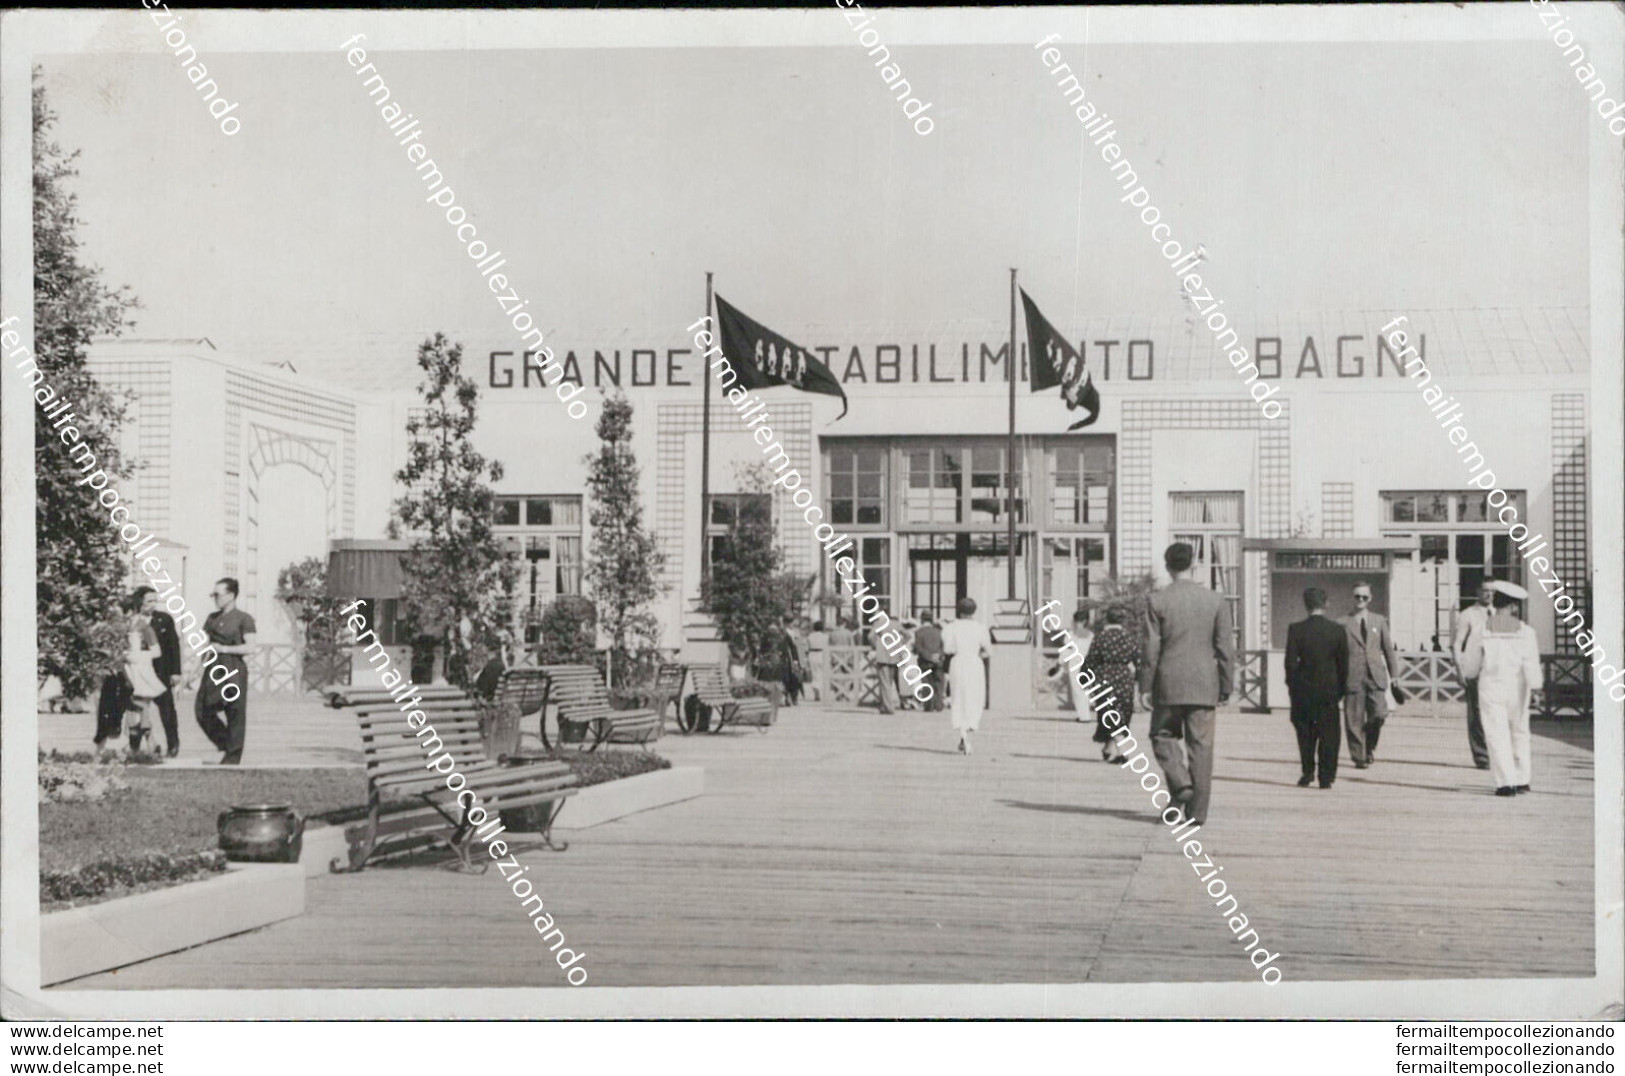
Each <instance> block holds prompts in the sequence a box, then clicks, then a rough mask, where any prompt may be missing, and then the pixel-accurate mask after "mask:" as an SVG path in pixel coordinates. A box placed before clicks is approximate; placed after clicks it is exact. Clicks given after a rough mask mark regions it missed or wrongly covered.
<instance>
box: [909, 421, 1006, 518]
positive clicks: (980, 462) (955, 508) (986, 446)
mask: <svg viewBox="0 0 1625 1076" xmlns="http://www.w3.org/2000/svg"><path fill="white" fill-rule="evenodd" d="M902 459H903V475H904V478H903V497H902V509H903V522H904V523H938V524H949V525H952V524H967V523H972V524H974V523H980V524H984V525H989V526H992V525H997V524H1000V523H1004V522H1005V521H1006V519H1005V512H1006V511H1007V509H1008V505H1009V503H1010V494H1009V491H1008V490H1006V489H1005V483H1006V482H1007V481H1008V480H1009V475H1008V474H1006V472H1005V445H1004V444H1003V442H997V443H994V442H992V441H988V442H981V443H976V444H970V445H936V446H932V447H930V448H926V447H919V448H912V447H910V448H905V449H903V452H902ZM1024 485H1025V482H1024V476H1023V475H1020V474H1018V475H1016V497H1015V511H1016V520H1017V522H1021V523H1025V522H1026V521H1027V502H1026V500H1025V499H1024V498H1022V496H1021V490H1022V488H1023V486H1024Z"/></svg>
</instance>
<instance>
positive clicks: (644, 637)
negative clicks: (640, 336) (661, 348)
mask: <svg viewBox="0 0 1625 1076" xmlns="http://www.w3.org/2000/svg"><path fill="white" fill-rule="evenodd" d="M598 439H599V440H600V441H601V442H603V443H602V444H601V445H600V446H599V449H598V452H597V453H596V454H593V455H588V456H587V457H586V461H587V493H588V496H589V499H590V504H591V513H590V515H589V520H590V522H591V523H592V548H591V549H590V550H589V552H588V554H587V570H586V583H587V593H588V594H589V595H591V597H592V599H593V602H594V603H595V604H596V605H597V607H598V611H599V622H600V624H601V625H602V627H603V630H604V633H605V634H606V635H608V636H609V647H610V654H611V661H610V669H611V673H612V675H613V674H615V673H619V674H620V678H621V679H622V680H624V679H625V678H626V675H627V673H628V672H629V671H630V669H631V668H632V663H631V661H630V660H620V661H617V660H614V658H615V657H616V656H620V657H622V658H625V659H630V658H631V657H632V656H633V655H634V653H635V652H636V651H637V650H641V649H644V648H648V647H653V646H654V644H655V643H656V641H657V640H658V639H659V636H660V624H659V622H658V621H657V620H656V619H655V617H654V614H653V613H651V612H649V604H650V603H651V602H653V601H654V600H655V599H656V598H657V597H659V596H660V595H661V594H663V593H665V591H666V590H667V589H668V587H667V585H666V584H663V583H661V582H660V570H661V568H662V567H663V566H664V565H665V563H666V555H665V554H664V553H662V552H661V550H660V545H659V543H658V542H656V541H655V536H654V535H653V534H651V533H649V531H648V529H647V528H646V527H645V526H644V525H643V502H642V500H641V499H640V498H639V496H638V476H639V468H638V461H637V458H636V457H634V456H633V455H632V405H631V403H630V402H628V401H627V399H626V397H625V396H624V395H622V394H619V393H618V394H616V395H615V396H613V397H611V398H610V399H608V400H606V401H605V402H604V409H603V411H602V412H601V413H600V414H599V416H598Z"/></svg>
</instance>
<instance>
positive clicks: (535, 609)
mask: <svg viewBox="0 0 1625 1076" xmlns="http://www.w3.org/2000/svg"><path fill="white" fill-rule="evenodd" d="M491 520H492V530H493V532H494V533H495V534H496V535H497V537H498V538H500V539H501V540H502V542H503V544H504V546H505V547H506V549H507V552H508V555H509V556H510V557H512V558H513V559H514V560H516V561H518V563H519V580H518V585H517V593H516V595H515V598H516V600H515V602H514V615H515V618H516V620H517V622H518V623H517V625H516V626H517V628H518V629H519V630H520V631H521V633H522V634H523V636H524V639H525V641H526V642H535V641H536V640H537V638H538V632H539V625H540V623H541V617H542V613H543V612H544V611H545V610H546V609H547V606H548V604H549V603H551V602H552V601H553V599H555V598H557V597H559V596H561V595H565V594H580V593H581V572H582V555H581V542H582V534H581V498H580V497H571V496H553V495H546V494H526V495H520V496H507V495H504V496H499V497H497V498H496V500H495V503H494V505H493V506H492V513H491Z"/></svg>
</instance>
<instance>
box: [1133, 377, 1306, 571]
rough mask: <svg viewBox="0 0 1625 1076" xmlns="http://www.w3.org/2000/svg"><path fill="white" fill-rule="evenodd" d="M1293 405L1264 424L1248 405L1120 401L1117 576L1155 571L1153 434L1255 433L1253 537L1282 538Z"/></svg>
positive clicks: (1207, 401)
mask: <svg viewBox="0 0 1625 1076" xmlns="http://www.w3.org/2000/svg"><path fill="white" fill-rule="evenodd" d="M1291 419H1292V409H1291V402H1290V401H1287V400H1283V401H1281V416H1280V417H1279V418H1277V419H1274V420H1271V419H1266V418H1265V417H1264V416H1263V415H1262V414H1260V413H1259V410H1258V405H1257V404H1256V403H1254V402H1252V401H1251V400H1213V399H1205V400H1204V399H1198V400H1124V401H1123V432H1122V433H1120V434H1119V435H1118V438H1117V446H1118V451H1117V484H1118V507H1119V511H1120V513H1121V514H1120V516H1119V520H1118V526H1117V536H1118V537H1117V540H1118V541H1119V542H1120V543H1121V544H1122V553H1121V555H1120V559H1119V567H1118V570H1119V572H1120V573H1121V574H1122V575H1123V576H1124V577H1126V578H1129V577H1133V576H1136V575H1139V574H1140V573H1141V572H1144V571H1147V570H1148V569H1150V568H1152V567H1153V563H1154V562H1153V555H1154V554H1155V553H1158V552H1160V550H1153V549H1152V548H1151V543H1152V534H1151V526H1150V520H1151V434H1152V432H1153V431H1154V430H1238V429H1254V430H1258V431H1259V432H1260V434H1261V436H1260V438H1259V444H1258V478H1259V488H1258V490H1257V492H1256V493H1255V494H1254V496H1255V497H1256V498H1257V503H1258V528H1259V533H1258V534H1257V535H1249V537H1259V538H1284V537H1286V536H1287V535H1288V533H1289V529H1288V526H1289V525H1288V522H1287V514H1288V511H1289V510H1290V507H1291V501H1292V491H1291V476H1292V461H1291V455H1290V452H1289V450H1288V447H1289V438H1288V433H1289V431H1290V428H1291Z"/></svg>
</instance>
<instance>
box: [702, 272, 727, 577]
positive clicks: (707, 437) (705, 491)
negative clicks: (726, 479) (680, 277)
mask: <svg viewBox="0 0 1625 1076" xmlns="http://www.w3.org/2000/svg"><path fill="white" fill-rule="evenodd" d="M705 316H706V317H707V318H710V317H711V273H710V272H709V271H707V272H706V274H705ZM712 329H713V331H716V332H717V336H718V338H719V339H720V338H721V335H722V334H721V331H720V330H718V329H717V328H716V326H715V324H713V325H712ZM718 346H719V347H720V346H721V345H720V344H718ZM700 381H701V382H703V383H704V385H705V389H704V393H705V395H704V399H705V405H704V408H703V410H702V411H701V412H700V602H701V606H702V607H703V606H704V604H705V588H706V585H707V584H709V583H710V581H711V551H710V550H709V549H708V548H706V547H707V546H708V545H709V543H708V542H707V541H706V539H707V538H708V537H709V535H710V528H709V526H708V524H709V522H710V520H709V518H708V516H709V513H710V511H711V378H710V377H709V376H707V370H706V367H705V360H704V359H701V360H700Z"/></svg>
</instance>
